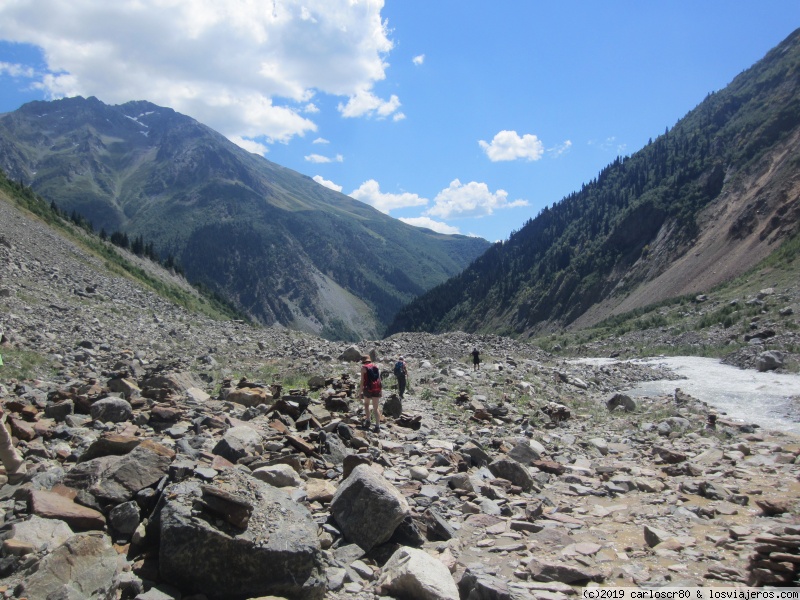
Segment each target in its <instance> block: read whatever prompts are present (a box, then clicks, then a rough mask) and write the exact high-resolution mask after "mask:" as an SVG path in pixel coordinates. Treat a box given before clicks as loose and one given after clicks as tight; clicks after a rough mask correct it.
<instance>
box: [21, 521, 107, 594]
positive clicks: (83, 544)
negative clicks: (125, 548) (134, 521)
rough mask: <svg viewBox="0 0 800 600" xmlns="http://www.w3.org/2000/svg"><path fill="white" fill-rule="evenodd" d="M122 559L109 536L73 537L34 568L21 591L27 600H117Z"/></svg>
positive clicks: (24, 580)
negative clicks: (42, 599)
mask: <svg viewBox="0 0 800 600" xmlns="http://www.w3.org/2000/svg"><path fill="white" fill-rule="evenodd" d="M118 559H119V557H118V555H117V552H116V550H114V548H113V546H112V545H111V541H110V540H109V539H108V537H106V536H105V535H103V534H101V533H97V532H93V533H81V534H77V535H74V536H72V537H71V538H69V539H68V540H67V541H66V542H64V543H63V544H62V545H61V546H59V547H58V548H56V549H55V550H54V551H53V552H52V553H50V554H48V555H46V556H45V557H44V558H42V560H41V561H39V562H38V563H37V564H35V565H34V566H33V567H32V570H34V571H35V572H33V573H31V574H29V575H26V576H25V577H24V578H23V580H22V583H21V584H20V587H19V588H18V590H17V591H19V592H20V593H21V596H24V597H27V598H65V599H66V598H76V599H77V598H87V599H88V598H91V599H93V600H114V599H116V597H117V594H116V590H117V587H118V585H119V566H118V565H119V560H118Z"/></svg>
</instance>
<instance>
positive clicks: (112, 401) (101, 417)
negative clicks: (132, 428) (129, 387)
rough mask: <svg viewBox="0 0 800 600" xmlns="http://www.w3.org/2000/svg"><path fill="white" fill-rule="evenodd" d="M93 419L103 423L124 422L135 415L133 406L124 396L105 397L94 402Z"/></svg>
mask: <svg viewBox="0 0 800 600" xmlns="http://www.w3.org/2000/svg"><path fill="white" fill-rule="evenodd" d="M90 410H91V415H92V419H94V420H95V421H100V422H102V423H124V422H125V421H130V419H131V417H132V416H133V407H131V404H130V402H128V401H127V400H125V399H124V398H114V397H109V398H103V399H101V400H98V401H97V402H95V403H93V404H92V407H91V409H90Z"/></svg>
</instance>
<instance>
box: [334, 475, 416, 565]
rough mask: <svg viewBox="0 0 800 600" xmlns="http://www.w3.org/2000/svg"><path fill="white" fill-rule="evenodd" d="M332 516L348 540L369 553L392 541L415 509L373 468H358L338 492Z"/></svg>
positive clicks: (340, 486) (341, 485)
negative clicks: (396, 530)
mask: <svg viewBox="0 0 800 600" xmlns="http://www.w3.org/2000/svg"><path fill="white" fill-rule="evenodd" d="M331 514H332V515H333V518H334V519H335V520H336V522H337V523H338V524H339V527H340V528H341V530H342V533H344V536H345V538H347V539H348V540H349V541H351V542H355V543H356V544H358V545H359V546H360V547H361V548H363V549H364V551H365V552H369V551H370V550H372V548H374V547H375V546H378V545H380V544H383V543H384V542H387V541H388V540H389V538H391V537H392V534H393V533H394V530H395V529H397V526H398V525H400V523H402V522H403V520H404V519H405V518H406V517H407V516H409V515H410V514H411V509H410V508H409V506H408V503H407V502H406V499H405V498H404V497H403V495H402V494H401V493H400V492H399V491H398V490H397V488H395V487H394V486H393V485H392V484H391V483H389V482H388V481H386V479H384V478H383V477H382V476H381V475H379V474H378V473H377V472H376V471H374V470H373V469H372V468H371V467H370V466H369V465H358V466H357V467H356V468H354V469H353V471H352V472H351V473H350V475H349V476H348V477H347V479H345V480H344V481H343V482H342V483H341V484H340V485H339V488H338V489H337V490H336V494H334V496H333V500H331Z"/></svg>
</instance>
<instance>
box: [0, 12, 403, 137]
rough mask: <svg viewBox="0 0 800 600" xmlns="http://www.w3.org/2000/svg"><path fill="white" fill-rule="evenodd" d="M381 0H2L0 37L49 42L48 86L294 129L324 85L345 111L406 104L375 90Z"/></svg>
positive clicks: (386, 47)
mask: <svg viewBox="0 0 800 600" xmlns="http://www.w3.org/2000/svg"><path fill="white" fill-rule="evenodd" d="M383 4H384V1H383V0H359V1H358V2H355V1H354V0H280V1H279V2H278V1H273V2H263V1H262V2H258V1H253V0H226V1H225V2H219V1H218V0H114V1H113V2H98V1H97V0H70V2H64V1H63V0H15V1H14V2H0V39H3V40H8V41H12V42H19V43H28V44H34V45H36V46H38V47H40V48H41V49H42V55H43V56H44V57H45V60H46V61H47V68H48V70H49V71H50V73H49V74H48V75H46V76H43V77H42V78H41V80H40V81H39V82H38V83H37V87H39V88H40V89H42V90H44V91H45V92H46V94H47V96H48V97H51V98H58V97H64V96H74V95H82V96H97V97H98V98H100V100H102V101H104V102H106V103H110V104H119V103H123V102H127V101H129V100H149V101H151V102H154V103H156V104H159V105H162V106H168V107H170V108H174V109H175V110H177V111H179V112H181V113H184V114H187V115H190V116H192V117H194V118H195V119H198V120H200V121H201V122H203V123H206V124H208V125H209V126H211V127H213V128H214V129H216V130H217V131H220V132H221V133H223V134H224V135H226V136H228V137H230V138H232V139H233V138H235V137H237V136H238V138H249V139H256V138H262V139H266V140H267V141H268V142H274V141H288V140H289V139H291V138H292V137H294V136H302V135H304V134H305V133H307V132H313V131H315V130H316V124H315V123H314V122H313V121H311V120H309V119H308V118H306V117H305V116H302V114H301V113H305V114H313V113H314V112H315V111H316V110H318V107H317V105H315V104H313V103H312V102H311V100H312V98H313V97H314V96H315V95H316V94H318V93H324V94H330V95H334V96H341V97H343V98H348V99H349V101H348V104H347V106H348V107H349V109H348V113H349V114H348V116H357V115H359V114H361V115H375V116H384V117H385V116H388V115H389V114H392V113H393V112H394V111H395V110H396V109H397V107H399V105H400V101H399V99H397V97H395V96H393V97H392V98H390V99H389V100H387V101H384V100H381V99H380V98H378V97H377V96H375V95H374V93H373V91H372V89H373V85H374V84H375V83H376V82H378V81H381V80H383V79H384V78H385V71H386V68H387V66H388V65H387V63H386V62H385V60H384V59H385V56H386V54H387V53H388V52H389V51H390V50H391V49H392V47H393V42H392V41H391V40H390V39H389V31H388V27H387V23H386V22H385V21H384V20H383V19H382V18H381V10H382V9H383ZM365 99H367V100H370V101H371V105H370V103H369V102H368V103H367V106H365V105H364V100H365Z"/></svg>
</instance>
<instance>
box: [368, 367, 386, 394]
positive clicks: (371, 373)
mask: <svg viewBox="0 0 800 600" xmlns="http://www.w3.org/2000/svg"><path fill="white" fill-rule="evenodd" d="M364 368H365V369H366V370H367V383H366V385H365V386H364V391H365V392H367V393H368V394H372V395H373V396H376V395H378V394H380V393H381V391H383V386H382V385H381V371H380V369H378V367H376V366H375V365H373V364H372V363H367V364H366V365H364Z"/></svg>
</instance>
